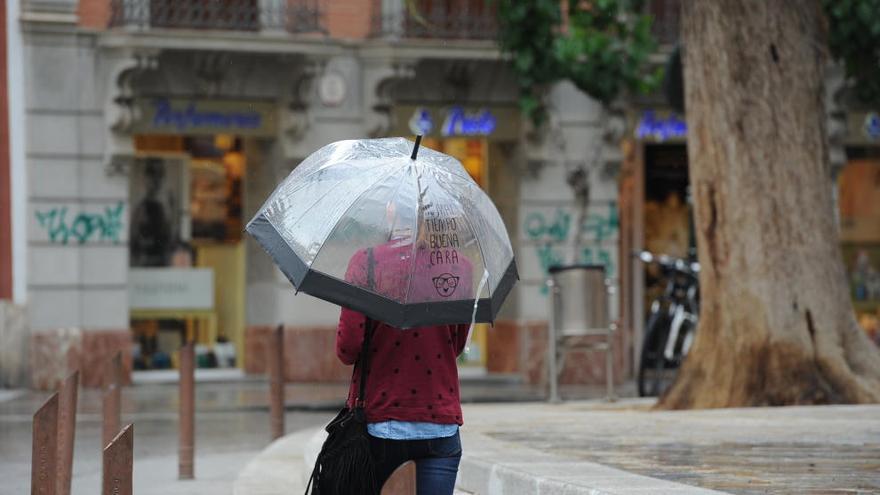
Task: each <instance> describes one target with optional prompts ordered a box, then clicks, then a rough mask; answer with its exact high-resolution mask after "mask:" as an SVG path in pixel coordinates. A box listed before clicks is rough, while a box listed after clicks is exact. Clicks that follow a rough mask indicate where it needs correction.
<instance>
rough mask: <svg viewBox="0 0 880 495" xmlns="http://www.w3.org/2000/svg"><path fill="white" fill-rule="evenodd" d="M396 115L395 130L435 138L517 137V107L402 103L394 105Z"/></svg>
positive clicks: (399, 132)
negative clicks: (413, 104) (470, 106)
mask: <svg viewBox="0 0 880 495" xmlns="http://www.w3.org/2000/svg"><path fill="white" fill-rule="evenodd" d="M395 117H396V119H395V121H396V123H397V126H396V128H395V130H394V133H395V134H421V135H423V136H430V137H438V138H452V137H488V138H492V139H517V138H518V137H519V110H517V109H516V108H515V107H478V108H467V107H464V106H460V105H452V106H409V105H404V106H400V107H397V109H396V110H395Z"/></svg>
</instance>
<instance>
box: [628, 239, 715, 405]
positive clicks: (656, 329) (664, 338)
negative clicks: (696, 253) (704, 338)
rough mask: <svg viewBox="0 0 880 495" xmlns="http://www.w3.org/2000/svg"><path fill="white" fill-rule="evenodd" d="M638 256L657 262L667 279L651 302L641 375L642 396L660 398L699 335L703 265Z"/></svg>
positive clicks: (643, 259) (666, 258) (646, 253)
mask: <svg viewBox="0 0 880 495" xmlns="http://www.w3.org/2000/svg"><path fill="white" fill-rule="evenodd" d="M635 254H636V255H637V256H638V257H639V259H640V260H641V261H643V262H644V263H656V264H657V265H658V266H659V267H660V270H661V273H662V276H663V277H664V278H665V279H666V287H665V289H664V291H663V295H662V296H660V297H658V298H657V299H655V300H654V301H653V302H652V303H651V313H650V315H649V316H648V321H647V324H646V325H645V338H644V341H643V343H642V352H641V357H640V360H639V374H638V392H639V396H640V397H646V396H660V395H662V394H663V392H664V391H665V390H666V389H667V388H668V387H669V386H670V385H671V384H672V381H673V380H674V379H675V375H676V373H677V371H678V368H679V366H681V363H682V361H683V360H684V358H685V356H687V353H688V350H689V349H690V347H691V344H692V343H693V340H694V335H695V334H696V330H697V321H698V319H699V312H700V286H699V273H700V264H699V263H697V262H695V261H686V260H682V259H677V258H672V257H670V256H666V255H659V256H657V255H654V254H651V253H649V252H648V251H642V252H639V253H635Z"/></svg>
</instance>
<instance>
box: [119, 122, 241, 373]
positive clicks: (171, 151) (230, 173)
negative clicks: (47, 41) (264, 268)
mask: <svg viewBox="0 0 880 495" xmlns="http://www.w3.org/2000/svg"><path fill="white" fill-rule="evenodd" d="M135 144H136V146H137V151H138V153H139V158H138V159H137V160H135V165H134V166H133V168H132V170H131V180H130V195H131V201H132V210H131V211H132V216H131V219H130V221H131V242H130V251H131V256H130V259H131V263H130V266H131V271H130V273H129V279H130V283H131V288H130V311H131V319H132V322H131V325H132V329H133V332H134V340H135V346H134V352H135V367H136V368H139V369H161V368H168V367H173V366H175V363H176V359H175V355H176V352H177V350H178V349H179V347H180V345H181V344H182V343H183V342H185V341H188V340H194V341H195V342H196V343H198V344H200V346H199V348H200V349H202V350H203V351H204V352H203V354H204V356H202V358H200V360H199V363H201V364H200V366H201V365H204V366H208V367H216V366H228V365H235V364H236V363H235V355H236V354H237V353H236V350H235V348H234V346H233V343H240V341H241V335H240V334H241V332H242V331H243V327H244V322H243V319H244V316H243V315H244V309H243V305H244V297H243V287H244V276H243V273H244V249H243V247H242V218H241V215H242V206H241V205H242V189H243V187H242V186H243V184H242V182H243V178H244V176H245V167H246V163H245V158H244V154H243V153H242V147H243V144H242V139H241V138H240V137H237V136H235V135H228V134H218V135H199V136H173V135H164V134H148V135H141V136H137V137H136V138H135ZM196 276H198V277H204V276H207V277H208V280H210V282H209V283H208V285H205V284H204V283H202V284H201V285H199V289H198V291H197V292H198V293H199V294H201V295H202V296H204V297H207V299H206V300H205V301H200V302H199V303H198V304H195V303H189V302H187V301H189V300H190V299H191V298H186V297H182V296H179V295H178V296H173V295H172V294H176V293H180V294H185V293H186V289H187V288H189V287H191V286H192V284H191V283H190V282H192V281H193V280H194V279H193V277H196ZM138 281H140V282H138ZM151 291H152V292H151ZM175 291H177V292H175ZM181 291H183V292H181ZM151 294H152V296H156V295H165V296H168V297H164V298H158V299H157V298H156V297H150V296H151ZM236 333H238V334H239V335H236ZM230 347H232V348H231V349H230ZM215 348H217V351H215ZM217 352H219V353H220V354H222V359H220V358H218V356H217V355H216V353H217Z"/></svg>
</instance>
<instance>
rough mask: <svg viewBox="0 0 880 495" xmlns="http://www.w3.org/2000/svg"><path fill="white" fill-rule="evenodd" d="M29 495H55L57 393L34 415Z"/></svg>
mask: <svg viewBox="0 0 880 495" xmlns="http://www.w3.org/2000/svg"><path fill="white" fill-rule="evenodd" d="M33 428H34V430H33V444H32V447H31V449H32V450H31V495H37V494H39V495H55V487H56V483H57V478H56V475H57V471H56V467H57V460H58V393H54V394H52V397H49V400H47V401H46V402H45V403H44V404H43V405H42V407H40V409H39V410H37V412H36V413H34V426H33Z"/></svg>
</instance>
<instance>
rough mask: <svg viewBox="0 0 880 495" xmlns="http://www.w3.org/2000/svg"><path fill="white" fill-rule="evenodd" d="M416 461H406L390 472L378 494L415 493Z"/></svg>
mask: <svg viewBox="0 0 880 495" xmlns="http://www.w3.org/2000/svg"><path fill="white" fill-rule="evenodd" d="M415 493H416V463H415V462H413V461H406V462H404V463H403V464H401V465H400V466H397V469H395V470H394V472H393V473H391V476H389V477H388V480H387V481H386V482H385V484H384V485H382V492H381V494H380V495H415Z"/></svg>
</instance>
